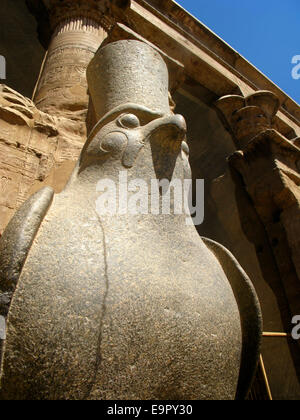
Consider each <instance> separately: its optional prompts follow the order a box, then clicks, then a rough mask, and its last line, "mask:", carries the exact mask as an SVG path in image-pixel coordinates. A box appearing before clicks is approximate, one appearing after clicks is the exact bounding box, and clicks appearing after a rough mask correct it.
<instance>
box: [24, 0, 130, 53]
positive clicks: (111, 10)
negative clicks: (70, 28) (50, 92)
mask: <svg viewBox="0 0 300 420" xmlns="http://www.w3.org/2000/svg"><path fill="white" fill-rule="evenodd" d="M26 4H27V7H28V9H29V11H30V13H31V14H33V15H34V16H35V18H36V20H37V22H38V34H39V39H40V42H41V44H42V45H43V47H44V48H46V49H47V48H48V46H49V43H50V40H51V37H52V35H53V33H54V32H55V30H56V29H57V27H59V26H60V25H61V24H63V23H64V22H65V21H68V20H74V19H77V18H83V19H87V20H91V21H94V22H96V23H97V24H99V25H100V26H101V27H102V28H103V29H104V30H105V31H107V32H108V31H109V30H110V29H111V27H112V26H113V24H114V23H115V20H116V17H118V19H119V15H120V11H121V12H122V11H124V10H125V9H126V8H127V7H128V6H129V5H130V0H26Z"/></svg>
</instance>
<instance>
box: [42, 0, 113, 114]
mask: <svg viewBox="0 0 300 420" xmlns="http://www.w3.org/2000/svg"><path fill="white" fill-rule="evenodd" d="M49 18H50V25H51V32H52V39H51V42H50V45H49V49H48V53H47V58H46V60H45V63H44V66H43V69H42V72H41V77H40V80H39V82H38V85H37V90H36V94H35V97H34V101H35V103H36V106H37V107H38V108H39V109H40V110H42V111H44V112H47V113H50V114H52V115H60V116H66V117H68V116H71V115H72V119H74V116H75V118H76V116H77V118H78V119H81V118H85V114H86V110H87V108H88V93H87V82H86V68H87V65H88V63H89V62H90V61H91V59H92V58H93V56H94V54H95V52H96V51H97V49H98V48H99V46H100V44H101V43H102V41H103V40H104V39H105V38H106V35H107V30H108V28H109V26H110V19H109V17H108V16H107V10H106V6H105V2H104V1H102V0H100V1H98V2H95V1H90V0H88V1H84V2H83V1H71V2H70V1H69V0H64V1H62V2H61V1H60V2H58V1H57V0H53V1H52V2H51V3H50V9H49Z"/></svg>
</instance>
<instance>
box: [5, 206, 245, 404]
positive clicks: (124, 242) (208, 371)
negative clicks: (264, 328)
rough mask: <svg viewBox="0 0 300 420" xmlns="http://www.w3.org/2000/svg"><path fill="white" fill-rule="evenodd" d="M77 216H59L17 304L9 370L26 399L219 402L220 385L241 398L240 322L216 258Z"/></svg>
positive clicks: (35, 250)
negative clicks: (217, 385)
mask: <svg viewBox="0 0 300 420" xmlns="http://www.w3.org/2000/svg"><path fill="white" fill-rule="evenodd" d="M54 216H55V217H54ZM78 216H79V217H78V223H74V221H73V222H72V223H71V222H68V217H65V218H64V220H63V214H62V213H61V212H57V214H53V213H52V214H51V212H50V215H49V216H47V219H46V220H45V222H44V224H43V226H42V228H41V230H40V232H39V234H38V236H37V238H36V240H35V242H34V245H33V247H32V249H31V251H30V254H29V257H28V259H27V262H26V264H25V267H24V270H23V273H22V276H21V278H20V282H19V287H18V289H17V291H16V294H15V298H14V300H13V303H12V307H11V313H10V319H9V329H8V340H7V347H8V350H9V349H10V351H11V352H10V351H8V352H7V354H8V356H7V360H6V363H8V364H13V365H14V366H13V368H14V371H15V374H16V377H17V378H18V381H21V382H24V380H25V378H26V386H25V388H26V390H25V391H26V392H28V393H31V394H32V393H33V394H34V395H36V396H37V397H38V396H39V397H43V398H49V397H50V398H56V397H59V398H70V397H71V398H99V399H144V398H145V399H148V398H149V399H155V398H158V399H164V398H166V399H189V398H206V397H207V398H208V397H209V396H211V395H213V394H215V396H216V397H217V392H218V390H216V389H215V387H213V386H212V379H211V378H212V377H214V378H215V379H214V384H215V381H216V378H217V379H218V381H219V383H220V386H223V388H224V389H223V391H224V392H223V394H222V395H225V396H227V398H231V397H233V396H234V395H233V394H234V385H236V382H237V379H238V371H239V361H240V349H241V331H240V319H239V313H238V308H237V304H236V302H235V299H234V296H233V293H232V291H231V288H230V286H229V283H228V282H227V279H226V277H225V275H224V273H223V271H222V270H221V268H220V266H219V265H218V263H217V262H216V260H215V259H213V258H212V256H211V255H210V253H208V252H207V250H206V248H205V247H203V248H201V247H200V248H198V249H197V247H196V246H195V247H193V246H192V245H193V244H192V243H191V242H189V241H188V240H186V239H185V238H180V235H179V236H178V235H174V236H173V235H172V234H171V233H170V234H169V235H168V234H162V233H161V232H156V233H155V232H154V231H151V229H150V228H149V227H148V229H146V226H144V227H141V226H140V227H139V226H136V229H135V230H134V229H133V228H132V229H130V226H129V225H130V224H129V225H128V226H127V227H126V225H124V224H123V225H122V226H121V225H118V223H117V222H116V223H114V224H112V225H110V224H108V223H107V222H106V221H104V220H103V221H102V220H100V219H99V218H97V217H96V216H93V217H88V216H86V217H82V216H83V214H80V211H79V213H78ZM80 216H81V217H80ZM72 217H74V214H73V216H72ZM162 230H163V229H162ZM180 239H181V240H180ZM177 241H178V243H177ZM179 241H180V242H181V243H179ZM201 249H202V251H203V252H201ZM25 336H26V343H25V345H24V342H23V338H22V337H25ZM232 349H235V350H232ZM10 354H14V355H16V354H17V355H18V361H17V362H16V361H15V359H14V360H13V359H12V358H11V357H10ZM228 369H229V371H230V372H231V374H230V380H229V379H228V374H226V375H225V372H227V371H228ZM45 372H47V375H45ZM36 384H40V385H39V387H37V385H36Z"/></svg>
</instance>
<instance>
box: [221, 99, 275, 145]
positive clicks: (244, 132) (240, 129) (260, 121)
mask: <svg viewBox="0 0 300 420" xmlns="http://www.w3.org/2000/svg"><path fill="white" fill-rule="evenodd" d="M215 105H216V107H217V109H218V110H219V111H221V113H222V115H223V117H224V118H225V122H226V125H227V126H228V127H229V129H230V130H231V132H232V134H233V137H234V140H235V142H236V145H237V147H238V148H239V149H243V148H244V147H245V146H246V145H247V144H248V143H249V142H250V141H251V140H253V138H254V137H256V136H257V135H258V134H260V133H263V132H264V131H266V130H270V129H272V128H274V117H275V115H276V114H277V112H278V110H279V108H280V102H279V99H278V98H277V96H276V95H275V94H274V93H272V92H269V91H258V92H255V93H253V94H251V95H248V96H246V97H243V96H239V95H226V96H223V97H222V98H220V99H219V100H218V101H217V102H216V103H215Z"/></svg>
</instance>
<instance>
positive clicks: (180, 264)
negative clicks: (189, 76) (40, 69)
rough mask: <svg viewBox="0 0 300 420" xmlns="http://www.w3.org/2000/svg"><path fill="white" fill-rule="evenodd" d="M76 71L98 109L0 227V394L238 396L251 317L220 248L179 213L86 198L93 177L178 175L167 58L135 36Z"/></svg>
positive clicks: (249, 360)
mask: <svg viewBox="0 0 300 420" xmlns="http://www.w3.org/2000/svg"><path fill="white" fill-rule="evenodd" d="M87 77H88V83H89V90H90V94H91V98H92V101H93V105H94V108H95V111H96V116H97V121H98V122H97V124H96V126H95V127H94V129H93V131H92V133H91V134H90V136H89V138H88V140H87V142H86V145H85V146H84V148H83V151H82V154H81V156H80V159H79V161H78V164H77V167H76V169H75V171H74V173H73V174H72V176H71V179H70V181H69V183H68V185H67V187H66V188H65V190H64V191H63V192H62V193H61V194H57V195H53V191H52V190H51V189H50V188H46V189H44V190H42V191H40V192H39V193H37V194H36V195H35V196H33V197H32V198H31V199H29V201H28V202H27V203H25V204H24V206H23V207H22V208H21V209H20V210H19V212H18V213H17V214H16V216H15V217H14V218H13V219H12V221H11V223H10V225H9V226H8V228H7V230H6V231H5V233H4V235H3V237H2V238H1V243H0V293H1V296H0V305H1V315H2V316H5V317H7V336H6V341H5V342H4V343H3V348H2V363H1V392H0V398H1V399H98V400H108V399H115V400H121V399H128V400H139V399H141V400H143V399H160V400H163V399H168V400H190V399H234V398H244V397H245V396H246V394H247V391H248V389H249V386H250V384H251V381H252V378H253V375H254V372H255V368H256V364H257V360H258V355H259V344H260V336H261V317H260V309H259V304H258V301H257V298H256V294H255V292H254V289H253V287H252V285H251V282H250V281H249V279H248V278H247V276H246V275H245V273H244V272H243V270H242V269H241V267H240V266H239V265H238V263H237V262H236V260H235V259H234V258H233V256H232V255H231V254H230V253H229V252H228V251H227V250H226V249H225V248H223V247H222V246H221V245H218V244H216V243H214V242H212V241H210V240H208V239H201V238H200V237H199V235H198V234H197V232H196V229H195V228H194V226H188V225H187V223H186V215H185V214H184V215H177V214H174V213H173V214H169V215H165V214H160V215H153V214H139V215H132V214H129V213H125V214H118V215H116V214H104V215H101V214H99V213H98V212H97V211H96V206H95V203H96V201H97V198H98V196H99V192H97V184H98V182H99V180H100V179H104V178H109V179H110V180H112V181H114V182H116V184H117V183H118V180H119V173H120V171H124V170H126V171H127V173H128V179H129V180H135V179H143V180H145V181H147V182H149V183H150V181H151V180H152V179H158V180H160V179H164V178H166V179H169V180H172V179H183V178H184V176H185V174H186V167H187V154H186V153H187V145H186V144H185V142H184V140H185V137H186V125H185V121H184V119H183V117H182V116H179V115H174V114H173V113H172V112H171V110H170V106H169V99H168V70H167V66H166V64H165V62H164V60H163V59H162V57H161V56H160V54H159V53H158V52H157V51H155V50H154V49H153V48H152V47H150V46H149V45H148V44H146V43H143V42H140V41H135V40H126V41H118V42H115V43H111V44H108V45H106V46H104V47H102V48H100V49H99V50H98V52H97V54H96V56H95V58H94V59H93V60H92V62H91V64H90V66H89V68H88V72H87Z"/></svg>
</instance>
